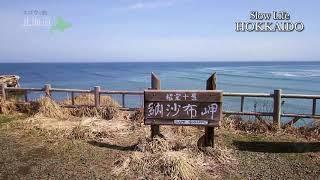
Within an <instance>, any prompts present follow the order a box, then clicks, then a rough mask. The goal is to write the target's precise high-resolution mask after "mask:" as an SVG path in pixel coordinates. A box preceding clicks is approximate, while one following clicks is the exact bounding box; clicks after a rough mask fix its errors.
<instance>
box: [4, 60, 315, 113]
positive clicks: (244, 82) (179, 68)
mask: <svg viewBox="0 0 320 180" xmlns="http://www.w3.org/2000/svg"><path fill="white" fill-rule="evenodd" d="M151 72H154V73H156V74H157V75H158V77H159V78H160V79H161V88H162V89H205V87H206V80H207V78H208V77H209V76H210V75H211V74H212V73H213V72H216V73H217V82H218V89H219V90H223V91H225V92H255V93H273V90H274V89H282V90H283V93H300V94H320V62H139V63H138V62H134V63H125V62H121V63H2V64H0V74H17V75H19V76H20V77H21V80H20V85H21V86H22V87H43V86H44V84H51V86H52V87H57V88H80V89H91V88H93V86H97V85H99V86H101V88H102V89H105V90H144V89H147V88H148V87H150V74H151ZM38 96H41V95H37V94H33V95H32V96H31V97H33V98H37V97H38ZM68 96H69V95H68V94H63V93H62V94H58V95H56V96H55V97H56V98H57V99H61V98H62V97H68ZM114 98H115V99H117V100H120V97H118V96H115V97H114ZM142 101H143V99H142V98H141V97H139V98H137V97H129V98H128V100H127V102H126V104H127V105H128V106H131V107H136V106H141V105H142ZM319 101H320V100H319ZM319 101H318V102H317V107H318V108H317V113H318V114H319V113H320V102H319ZM311 107H312V100H293V99H291V100H289V99H288V100H287V99H286V100H285V103H284V105H283V111H284V112H285V113H290V112H292V113H310V112H311ZM244 108H245V110H247V111H272V101H271V99H267V98H265V99H263V98H262V99H261V98H247V99H246V100H245V106H244ZM224 109H225V110H230V111H232V110H233V111H237V110H239V109H240V100H239V98H233V97H230V98H227V97H226V98H224Z"/></svg>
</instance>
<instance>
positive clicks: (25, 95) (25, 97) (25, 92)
mask: <svg viewBox="0 0 320 180" xmlns="http://www.w3.org/2000/svg"><path fill="white" fill-rule="evenodd" d="M24 102H28V91H27V90H25V91H24Z"/></svg>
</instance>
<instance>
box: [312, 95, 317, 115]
mask: <svg viewBox="0 0 320 180" xmlns="http://www.w3.org/2000/svg"><path fill="white" fill-rule="evenodd" d="M316 112H317V99H316V98H314V99H312V115H313V116H315V115H316Z"/></svg>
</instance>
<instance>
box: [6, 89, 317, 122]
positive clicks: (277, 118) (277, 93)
mask: <svg viewBox="0 0 320 180" xmlns="http://www.w3.org/2000/svg"><path fill="white" fill-rule="evenodd" d="M7 91H10V92H12V91H15V92H23V94H24V101H25V102H28V101H29V98H28V93H30V92H44V95H45V96H51V93H52V92H66V93H70V94H71V104H70V105H65V106H66V107H71V108H73V107H79V106H83V105H77V104H75V94H76V93H92V94H93V95H94V99H95V101H94V102H95V104H94V106H95V107H100V96H101V95H121V96H122V98H121V99H122V108H124V109H128V110H133V109H136V108H127V107H126V103H125V102H126V101H125V99H126V95H137V96H143V95H144V92H143V91H109V90H101V89H100V86H95V87H94V88H93V89H92V90H82V89H62V88H52V87H51V85H50V84H46V85H45V86H44V87H43V88H20V87H19V88H13V87H6V86H5V85H1V90H0V94H1V96H2V99H3V100H6V97H7V93H6V92H7ZM223 96H224V97H239V98H240V109H239V111H224V112H223V113H224V114H225V116H230V115H249V116H256V117H257V118H258V119H261V117H262V116H271V117H273V123H274V124H275V125H277V126H278V127H279V128H281V117H292V120H291V121H289V122H288V123H287V124H294V123H296V122H297V121H298V120H299V119H301V118H312V119H320V115H319V114H317V100H318V99H320V95H304V94H282V91H281V90H280V89H279V90H274V93H273V94H269V93H232V92H224V93H223ZM248 97H254V98H270V99H272V100H273V111H272V112H252V111H244V102H245V98H248ZM282 99H310V100H312V102H311V103H312V109H311V112H310V113H309V114H288V113H282V110H281V103H282ZM86 106H90V105H86Z"/></svg>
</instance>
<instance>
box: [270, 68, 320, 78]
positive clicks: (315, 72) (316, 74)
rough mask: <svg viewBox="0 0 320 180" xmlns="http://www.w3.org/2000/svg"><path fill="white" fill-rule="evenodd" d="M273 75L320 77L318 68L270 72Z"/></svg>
mask: <svg viewBox="0 0 320 180" xmlns="http://www.w3.org/2000/svg"><path fill="white" fill-rule="evenodd" d="M271 73H272V74H273V75H275V76H284V77H320V70H302V71H298V70H297V71H295V72H290V71H278V72H271Z"/></svg>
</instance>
